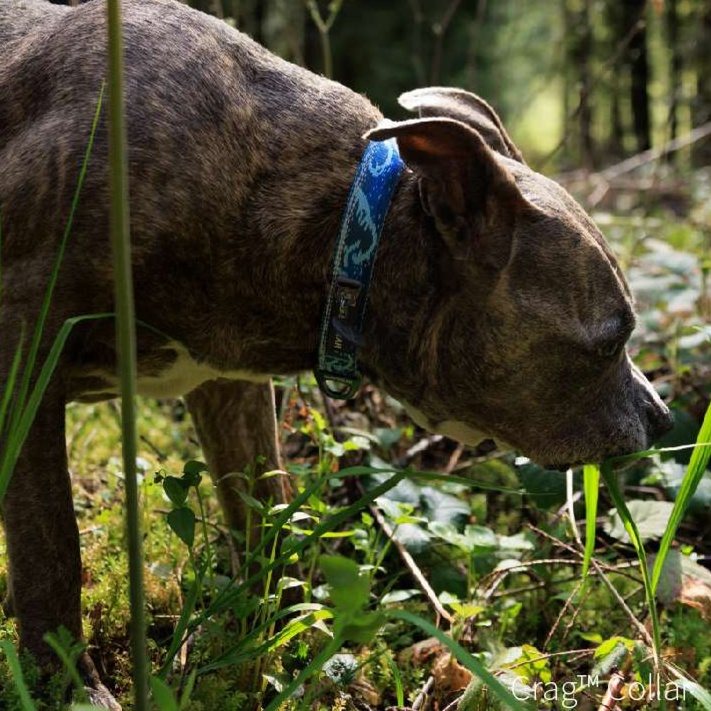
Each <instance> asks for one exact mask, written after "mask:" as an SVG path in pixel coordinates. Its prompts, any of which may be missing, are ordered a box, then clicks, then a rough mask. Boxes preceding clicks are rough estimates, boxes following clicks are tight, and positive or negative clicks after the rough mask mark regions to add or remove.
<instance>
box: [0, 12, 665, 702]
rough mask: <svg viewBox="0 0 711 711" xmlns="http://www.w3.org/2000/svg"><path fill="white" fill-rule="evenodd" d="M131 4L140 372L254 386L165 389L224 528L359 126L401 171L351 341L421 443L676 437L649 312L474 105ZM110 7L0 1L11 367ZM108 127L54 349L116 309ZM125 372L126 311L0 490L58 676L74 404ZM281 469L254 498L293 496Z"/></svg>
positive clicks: (263, 435) (555, 444) (311, 292)
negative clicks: (190, 423)
mask: <svg viewBox="0 0 711 711" xmlns="http://www.w3.org/2000/svg"><path fill="white" fill-rule="evenodd" d="M123 7H124V20H125V24H124V43H125V57H126V105H127V121H128V135H129V143H130V148H129V173H130V175H129V177H130V209H131V237H132V243H133V273H134V283H135V292H136V312H137V318H138V319H139V320H140V322H141V323H144V324H149V325H150V326H151V327H152V328H151V329H146V328H141V329H140V330H139V335H138V352H139V381H140V380H141V379H142V382H144V383H145V382H147V381H146V378H148V377H150V376H152V377H153V378H154V379H155V378H158V379H160V378H161V377H162V374H164V373H165V372H167V369H169V368H170V366H171V364H173V363H174V361H176V359H177V358H178V353H177V350H176V348H175V344H180V346H181V347H182V348H183V349H186V350H187V352H188V353H189V354H190V357H191V358H192V360H193V361H194V363H200V364H201V366H202V367H203V370H204V371H205V372H211V373H213V375H212V377H215V376H216V375H219V374H227V373H230V372H231V373H233V374H234V373H237V374H238V375H240V374H241V375H242V376H245V375H247V376H250V377H251V376H255V377H256V376H262V382H259V381H258V379H257V380H255V382H244V381H241V380H234V381H225V380H209V381H207V382H205V383H204V384H199V383H196V382H193V381H191V380H190V378H185V379H184V381H183V382H182V383H181V382H179V380H180V379H178V381H175V382H173V383H172V385H170V386H166V387H167V388H168V389H170V388H173V389H174V390H175V391H176V392H174V393H172V394H174V395H180V394H185V392H181V390H185V389H189V388H191V387H193V386H195V385H197V386H198V387H197V388H196V389H195V390H193V392H191V393H190V394H189V395H188V396H187V402H188V405H189V407H190V410H191V412H192V414H193V415H194V417H195V421H196V426H197V430H198V432H199V435H200V438H201V441H202V443H203V445H204V447H205V452H206V456H207V459H208V462H209V463H210V465H211V467H212V474H213V476H214V477H215V480H216V481H217V482H218V491H219V495H220V498H221V500H222V502H223V504H224V506H225V510H226V515H227V518H228V520H229V522H230V523H231V524H232V525H234V526H244V524H245V513H244V509H243V504H242V501H241V499H240V497H239V496H237V495H236V494H235V492H234V487H235V486H238V485H240V482H241V481H242V480H241V479H239V478H236V477H229V478H225V475H227V474H228V473H230V472H234V471H240V470H243V469H244V468H245V466H246V465H247V464H248V463H249V462H252V461H253V460H254V458H255V457H256V456H257V455H263V456H264V457H266V464H265V466H268V467H275V466H278V464H279V456H278V451H277V445H276V431H275V425H274V412H273V409H274V408H273V392H272V390H271V385H270V384H269V382H268V381H267V379H266V376H269V375H271V374H274V373H287V372H297V371H301V370H308V369H311V368H313V367H314V365H315V357H316V352H317V337H318V331H319V318H320V314H321V310H322V307H323V303H324V298H325V296H326V294H327V291H328V280H329V274H330V269H331V254H332V247H333V240H334V236H335V234H336V232H337V229H338V223H339V218H340V215H341V212H342V210H343V206H344V203H345V201H346V197H347V194H348V190H349V186H350V182H351V179H352V177H353V175H354V172H355V169H356V166H357V164H358V161H359V159H360V156H361V154H362V151H363V148H364V139H363V136H364V134H366V133H367V132H369V131H370V132H371V133H370V136H371V138H373V139H375V140H380V139H384V138H386V137H388V136H395V137H396V138H397V140H398V143H399V146H400V151H401V154H402V156H403V158H404V160H405V161H406V163H407V165H408V167H409V168H410V170H409V171H408V172H407V173H406V174H405V175H404V176H403V178H402V179H401V182H400V184H399V186H398V188H397V192H396V195H395V199H394V202H393V205H392V208H391V210H390V212H389V214H388V217H387V220H386V224H385V228H384V232H383V236H382V242H381V248H380V250H379V254H378V259H377V262H376V265H375V273H374V276H373V282H372V289H371V294H370V300H369V311H368V318H367V326H366V333H365V341H364V345H363V348H362V352H361V358H362V366H363V370H364V371H365V373H366V374H367V375H368V376H369V377H370V378H371V379H372V380H373V381H375V382H376V383H378V384H379V385H380V386H382V387H383V388H384V389H385V390H387V391H388V392H390V393H391V394H393V395H394V396H395V397H398V398H400V399H402V400H403V401H405V402H406V403H408V406H409V408H410V409H411V411H412V412H413V414H414V416H415V417H416V418H417V419H418V420H419V421H420V422H421V423H422V424H424V425H426V426H428V427H430V428H433V429H435V430H437V429H438V430H440V431H442V432H445V433H450V434H454V435H458V436H461V437H462V438H463V439H465V440H470V441H475V440H476V439H477V438H478V437H479V436H483V435H487V436H491V437H495V438H497V439H498V440H500V441H503V442H506V443H508V444H510V445H512V446H515V447H517V448H519V449H520V450H522V451H523V452H525V453H527V454H528V455H529V456H532V457H533V458H536V459H538V460H539V461H541V462H543V463H547V464H554V465H559V466H561V465H565V464H567V463H570V462H580V461H585V460H599V459H601V458H603V457H605V456H608V455H612V454H618V453H621V452H628V451H631V450H634V449H638V448H640V447H644V446H646V445H647V444H648V443H649V442H650V441H651V440H652V439H653V438H654V437H655V436H656V435H658V434H659V433H660V432H661V431H662V430H663V429H664V428H665V427H666V426H667V424H668V419H669V414H668V411H667V410H666V408H665V407H664V406H663V404H662V403H661V402H660V400H659V398H658V397H657V396H656V395H655V394H654V392H653V390H652V388H651V387H650V385H649V383H648V382H647V381H646V380H645V379H644V377H643V376H642V375H641V374H640V373H639V371H637V370H636V369H635V368H634V367H633V366H632V365H631V363H630V361H629V359H628V358H627V355H626V353H625V351H624V348H623V345H624V342H625V341H626V339H627V337H628V335H629V332H630V329H631V327H632V325H633V313H632V304H631V299H630V295H629V291H628V289H627V286H626V284H625V282H624V278H623V276H622V275H621V273H620V271H619V268H618V266H617V263H616V262H615V259H614V257H613V256H612V254H611V252H610V250H609V249H608V247H607V246H606V244H605V242H604V240H603V238H602V236H601V235H600V233H599V231H598V230H597V228H596V227H595V225H594V224H593V223H592V221H591V220H590V219H589V218H588V217H587V215H586V214H585V213H584V212H583V211H582V209H581V208H580V207H578V205H577V204H576V203H575V202H574V201H573V199H572V198H571V197H570V196H569V195H568V194H567V193H566V192H565V191H564V190H563V189H562V188H560V187H559V186H558V185H556V184H555V183H553V182H552V181H550V180H548V179H546V178H544V177H543V176H541V175H538V174H536V173H535V172H533V171H532V170H530V169H529V168H528V167H527V166H526V165H525V163H524V162H523V160H522V158H521V156H520V153H519V151H518V149H517V148H516V147H515V145H514V144H513V142H512V141H511V139H510V138H509V136H508V135H507V134H506V131H505V130H504V128H503V126H502V125H501V122H500V120H499V118H498V117H497V116H496V114H495V112H494V111H493V110H492V109H491V108H490V107H489V106H488V105H487V104H486V103H485V102H483V101H482V100H481V99H479V98H478V97H475V96H473V95H472V94H468V93H466V92H462V91H458V90H447V89H424V90H418V91H416V92H410V93H408V94H406V95H405V96H404V97H403V98H402V103H403V105H404V106H405V107H406V108H409V109H411V110H413V111H418V112H419V114H420V117H421V118H419V119H415V120H412V121H408V122H400V123H396V124H390V125H384V124H383V125H381V126H380V127H378V125H379V124H380V122H381V120H382V115H381V114H380V112H379V111H378V110H377V109H376V108H375V107H373V106H372V105H371V104H370V103H369V102H368V101H367V100H366V99H365V98H364V97H362V96H359V95H357V94H355V93H353V92H352V91H350V90H348V89H346V88H345V87H343V86H341V85H339V84H337V83H334V82H331V81H328V80H326V79H324V78H322V77H318V76H315V75H314V74H311V73H309V72H307V71H305V70H303V69H301V68H298V67H296V66H293V65H291V64H288V63H286V62H284V61H282V60H281V59H279V58H277V57H275V56H273V55H272V54H270V53H269V52H267V51H266V50H264V49H263V48H262V47H260V46H259V45H257V44H256V43H254V42H252V41H251V40H250V39H249V38H247V37H245V36H244V35H242V34H240V33H239V32H237V31H235V30H233V29H231V28H230V27H228V26H227V25H226V24H225V23H223V22H221V21H219V20H217V19H214V18H211V17H208V16H206V15H204V14H201V13H198V12H195V11H193V10H191V9H189V8H187V7H185V6H183V5H181V4H178V3H176V2H173V1H172V0H124V3H123ZM105 15H106V9H105V6H104V3H103V1H102V0H94V1H93V2H90V3H88V4H87V5H84V6H81V7H79V8H76V9H69V8H61V7H55V6H51V5H48V4H45V3H44V2H41V1H40V0H2V2H0V208H1V209H2V242H3V244H2V249H3V252H2V267H3V268H2V297H1V302H0V303H1V308H2V312H1V315H0V318H1V319H2V320H1V322H0V334H2V335H1V336H0V374H2V375H3V377H5V376H6V374H7V372H8V368H9V364H10V362H11V358H12V355H13V353H14V352H15V349H16V348H17V347H18V343H19V334H20V332H21V330H22V328H23V327H25V329H28V328H31V327H32V325H33V324H34V323H35V322H36V319H37V315H38V313H39V308H40V303H41V300H42V297H43V294H44V291H45V288H46V285H47V281H48V276H49V274H50V270H51V268H52V264H53V262H54V260H55V257H56V250H57V245H58V243H59V240H60V237H61V234H62V232H63V229H64V226H65V223H66V220H67V216H68V213H69V207H70V204H71V201H72V195H73V192H74V189H75V185H76V181H77V176H78V169H79V166H80V164H81V160H82V155H83V152H84V150H85V147H86V144H87V140H88V137H89V133H90V126H91V121H92V116H93V114H94V110H95V107H96V102H97V98H98V96H99V91H100V87H101V83H102V80H103V79H104V77H105V74H106V61H105V30H106V21H105ZM105 116H106V107H104V112H103V117H104V118H103V119H102V121H101V123H100V126H99V130H98V135H97V137H96V143H95V146H94V150H93V153H92V156H91V163H90V166H89V172H88V175H87V180H86V184H85V186H84V189H83V192H82V195H81V200H80V204H79V209H78V212H77V214H76V217H75V220H74V224H73V227H72V231H71V237H70V240H69V245H68V249H67V253H66V256H65V258H64V263H63V265H62V269H61V273H60V277H59V281H58V284H57V288H56V292H55V295H54V298H53V300H52V306H51V310H50V315H49V320H48V325H47V328H46V331H45V335H44V340H43V345H42V349H41V350H42V352H41V354H40V359H41V358H42V357H43V355H44V354H45V353H46V352H47V349H48V347H49V344H50V343H51V341H52V339H53V337H54V335H55V334H56V333H57V331H58V329H59V327H60V325H61V324H62V323H63V322H64V321H65V319H67V318H68V317H71V316H75V315H77V314H86V313H103V312H109V311H112V309H113V305H112V300H113V297H112V295H113V287H112V271H111V263H110V247H109V236H108V218H107V201H108V192H107V176H106V164H107V138H106V123H105ZM159 334H164V335H163V336H161V335H159ZM616 346H619V347H617V348H616ZM193 365H194V364H193ZM114 367H115V357H114V333H113V328H112V324H111V323H110V322H107V321H97V322H93V323H85V324H83V325H80V326H78V327H77V328H76V329H75V332H74V334H73V336H72V337H71V340H70V342H69V343H68V345H67V347H66V349H65V352H64V354H63V357H62V360H61V363H60V365H59V367H58V369H57V373H56V375H55V377H54V379H53V381H52V383H51V386H50V388H49V390H48V392H47V394H46V396H45V398H44V401H43V403H42V406H41V408H40V411H39V414H38V416H37V419H36V421H35V423H34V425H33V427H32V430H31V432H30V434H29V437H28V440H27V442H26V445H25V447H24V449H23V451H22V454H21V457H20V460H19V462H18V465H17V468H16V471H15V474H14V476H13V479H12V482H11V484H10V487H9V489H8V492H7V496H6V498H5V501H4V503H3V516H4V523H5V530H6V536H7V546H8V553H9V559H10V591H11V595H10V607H11V609H12V611H13V612H14V614H15V615H16V616H17V617H18V619H19V623H20V640H21V644H22V645H23V646H24V647H26V648H29V649H30V650H31V651H32V652H33V653H34V654H35V655H36V656H37V657H38V658H39V659H40V660H42V661H44V662H47V660H48V658H49V653H48V650H47V648H46V647H45V646H44V643H43V642H42V635H44V634H45V633H46V632H47V631H49V630H53V629H56V628H57V627H58V626H59V625H64V626H65V627H66V628H68V629H69V630H70V632H72V633H73V634H74V635H75V636H76V637H81V613H80V578H81V561H80V556H79V540H78V533H77V527H76V522H75V519H74V515H73V510H72V496H71V485H70V479H69V475H68V473H67V460H66V453H65V439H64V408H65V404H66V403H67V402H68V401H70V400H73V399H76V400H93V399H98V398H104V397H110V396H112V395H113V394H115V385H114V376H113V372H114ZM191 372H196V371H195V370H194V368H193V371H191ZM186 373H187V371H186ZM184 374H185V373H184ZM188 374H189V373H188ZM181 386H182V387H181ZM149 391H150V388H149ZM164 394H167V393H164ZM478 433H480V434H478ZM268 481H269V482H271V483H269V484H265V483H262V484H261V486H262V490H261V491H260V492H259V493H260V495H261V496H262V497H265V498H267V497H271V498H272V499H276V500H286V499H287V498H288V495H289V494H288V491H286V490H285V489H284V487H283V486H282V485H280V484H278V483H276V482H277V481H278V480H274V479H270V480H268ZM84 664H85V673H86V675H87V680H88V683H89V684H90V685H91V686H93V687H94V688H95V689H99V688H100V685H99V681H98V678H97V677H96V674H95V672H94V671H93V668H92V666H91V662H90V660H88V658H86V659H85V661H84ZM97 698H98V697H97ZM106 698H108V697H106ZM104 703H105V705H107V706H111V702H110V701H106V700H104Z"/></svg>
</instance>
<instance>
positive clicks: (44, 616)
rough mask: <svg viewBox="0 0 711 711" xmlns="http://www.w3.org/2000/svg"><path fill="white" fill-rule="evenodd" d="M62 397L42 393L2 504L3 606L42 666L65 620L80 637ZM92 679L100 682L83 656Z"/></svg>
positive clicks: (54, 389) (49, 662) (50, 662)
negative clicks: (49, 639) (50, 639)
mask: <svg viewBox="0 0 711 711" xmlns="http://www.w3.org/2000/svg"><path fill="white" fill-rule="evenodd" d="M64 407H65V403H64V397H63V396H62V395H61V392H60V388H59V387H58V386H57V385H51V386H50V388H49V389H48V391H47V392H46V394H45V397H44V399H43V401H42V404H41V405H40V408H39V410H38V412H37V415H36V417H35V420H34V423H33V425H32V427H31V429H30V432H29V434H28V436H27V439H26V441H25V444H24V446H23V448H22V451H21V453H20V457H19V460H18V462H17V466H16V467H15V471H14V473H13V475H12V478H11V480H10V484H9V487H8V489H7V493H6V495H5V499H4V501H3V504H2V513H3V520H4V524H5V537H6V542H7V553H8V559H9V581H8V582H9V584H8V591H9V592H8V598H7V601H6V605H5V608H6V611H7V612H8V613H10V614H13V615H15V616H16V617H17V620H18V623H19V631H20V645H21V647H22V648H24V649H27V650H29V651H30V652H31V653H32V655H33V656H34V657H35V659H36V660H37V661H38V662H39V663H40V665H41V666H42V669H43V670H48V669H56V668H57V666H58V660H57V657H56V656H55V655H54V653H53V652H52V651H51V650H50V648H49V646H48V645H47V644H46V643H45V642H44V641H43V639H42V638H43V636H44V635H45V634H47V632H56V630H57V629H58V628H59V627H60V626H63V627H65V628H66V629H67V630H68V631H69V632H70V633H71V635H72V637H73V638H74V639H76V640H81V639H82V638H83V635H82V617H81V558H80V553H79V530H78V528H77V523H76V518H75V516H74V506H73V501H72V490H71V483H70V479H69V473H68V470H67V455H66V447H65V435H64ZM81 666H82V669H81V671H82V672H83V673H84V675H85V676H86V677H87V679H86V680H87V683H89V684H90V685H91V684H92V683H93V682H97V683H98V677H97V676H96V671H95V670H94V667H93V665H92V664H91V661H90V660H89V659H88V657H86V658H85V659H82V664H81Z"/></svg>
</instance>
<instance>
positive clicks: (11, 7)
mask: <svg viewBox="0 0 711 711" xmlns="http://www.w3.org/2000/svg"><path fill="white" fill-rule="evenodd" d="M69 11H70V9H69V8H68V7H63V6H61V5H52V4H51V3H48V2H46V1H45V0H3V2H2V3H0V57H2V56H4V55H6V54H9V52H12V51H13V50H14V48H13V47H10V46H9V43H10V42H12V41H13V40H18V39H22V38H23V37H24V36H26V35H27V34H28V33H29V32H30V31H31V30H38V29H40V28H45V27H46V26H47V25H48V24H49V23H51V21H52V20H53V19H54V18H56V17H58V16H59V15H62V14H63V13H65V12H69Z"/></svg>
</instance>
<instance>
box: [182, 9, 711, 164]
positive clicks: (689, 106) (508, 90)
mask: <svg viewBox="0 0 711 711" xmlns="http://www.w3.org/2000/svg"><path fill="white" fill-rule="evenodd" d="M190 4H191V5H193V6H195V7H197V8H199V9H201V10H204V11H206V12H210V13H213V14H216V15H219V16H222V17H225V18H228V19H231V20H232V21H233V22H234V23H235V24H236V26H237V27H238V28H240V29H242V30H244V31H245V32H247V33H248V34H250V35H251V36H252V37H254V38H255V39H257V40H258V41H259V42H261V43H262V44H264V45H266V46H267V47H269V48H270V49H272V50H273V51H275V52H276V53H277V54H279V55H281V56H283V57H286V58H287V59H290V60H292V61H294V62H296V63H298V64H302V65H305V66H307V67H309V68H310V69H312V70H314V71H317V72H319V73H324V74H327V75H330V76H332V77H333V78H334V79H336V80H338V81H340V82H342V83H344V84H346V85H347V86H349V87H351V88H353V89H355V90H356V91H359V92H362V93H365V94H367V95H368V96H369V97H370V98H371V99H372V100H373V101H374V102H375V103H376V104H378V105H379V106H380V108H381V109H382V111H383V112H384V113H385V114H386V115H388V116H390V117H393V118H396V117H397V116H399V115H401V114H402V111H401V110H399V109H398V107H397V104H396V100H397V96H398V95H399V94H400V93H401V92H403V91H406V90H408V89H412V88H415V87H419V86H427V85H451V86H459V87H462V88H465V89H468V90H471V91H474V92H476V93H478V94H480V95H481V96H483V97H484V98H486V99H487V100H488V101H489V102H490V103H491V104H492V105H494V107H495V108H496V109H497V111H498V112H499V113H500V115H501V116H502V118H503V119H504V123H505V125H506V126H507V127H508V128H509V131H510V133H511V134H512V135H513V137H514V140H516V141H517V142H518V143H519V144H520V145H521V147H522V148H523V150H524V153H525V155H526V156H527V158H528V160H529V162H531V163H532V164H533V165H534V166H535V167H538V168H541V169H544V170H547V171H550V170H561V169H570V168H573V167H584V168H587V169H591V170H595V169H600V168H601V167H603V166H607V165H610V164H613V163H615V162H617V161H620V160H622V159H624V158H627V157H629V156H631V155H635V154H638V153H640V152H642V151H645V150H649V149H650V148H655V149H664V148H665V147H667V146H668V144H669V142H670V141H677V140H678V139H680V137H681V138H682V141H681V142H682V143H687V141H690V142H691V145H692V148H691V149H689V150H687V151H682V152H681V153H680V154H676V155H674V158H676V159H677V160H681V161H686V163H685V165H688V164H689V163H691V164H693V165H696V166H698V165H706V164H708V163H709V162H710V161H709V158H711V140H708V139H706V140H704V139H702V138H701V136H705V135H707V132H708V130H709V121H710V120H711V2H710V1H709V0H539V1H538V2H521V1H520V0H387V1H386V2H384V1H383V0H330V1H326V0H190ZM692 129H700V131H697V132H696V133H694V134H692V135H691V136H690V137H689V133H690V132H691V131H692ZM673 145H674V144H672V146H673Z"/></svg>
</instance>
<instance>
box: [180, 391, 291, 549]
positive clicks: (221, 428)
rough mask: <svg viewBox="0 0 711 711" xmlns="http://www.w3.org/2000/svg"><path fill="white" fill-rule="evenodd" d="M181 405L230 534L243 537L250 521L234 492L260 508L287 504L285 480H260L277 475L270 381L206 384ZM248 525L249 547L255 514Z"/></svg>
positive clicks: (255, 529) (255, 531)
mask: <svg viewBox="0 0 711 711" xmlns="http://www.w3.org/2000/svg"><path fill="white" fill-rule="evenodd" d="M185 400H186V402H187V404H188V408H189V409H190V414H191V415H192V417H193V420H194V422H195V428H196V430H197V433H198V437H199V439H200V444H201V445H202V448H203V453H204V454H205V458H206V459H207V465H208V467H209V468H210V474H211V475H212V478H213V481H214V482H215V486H216V487H217V496H218V498H219V500H220V504H221V506H222V509H223V511H224V515H225V519H226V521H227V524H228V525H229V526H230V528H232V529H234V530H237V531H242V532H244V531H245V530H246V527H247V525H248V522H249V521H250V515H249V511H248V507H247V504H246V503H245V501H244V499H243V498H242V497H241V496H240V494H239V491H243V492H249V493H250V494H251V496H253V497H254V498H256V499H258V500H260V501H263V502H265V503H268V502H271V503H285V502H288V501H289V499H290V498H291V487H290V485H289V482H288V480H287V478H286V476H285V475H277V476H272V477H267V478H261V477H260V475H261V474H262V473H264V472H266V471H271V470H274V469H280V460H279V445H278V440H277V430H276V427H277V424H276V414H275V407H274V388H273V386H272V383H271V381H270V382H268V383H252V382H247V381H242V380H234V381H226V380H219V381H218V380H211V381H208V382H206V383H203V385H201V386H200V387H198V388H196V389H195V390H193V391H192V392H191V393H190V394H189V395H187V396H186V398H185ZM251 522H252V532H251V536H252V538H251V540H252V541H253V542H255V541H256V540H258V538H255V536H258V535H259V516H258V514H257V513H256V512H252V515H251Z"/></svg>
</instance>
